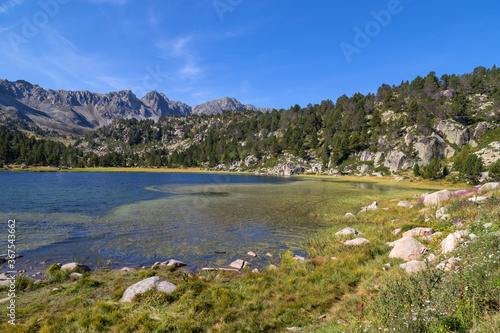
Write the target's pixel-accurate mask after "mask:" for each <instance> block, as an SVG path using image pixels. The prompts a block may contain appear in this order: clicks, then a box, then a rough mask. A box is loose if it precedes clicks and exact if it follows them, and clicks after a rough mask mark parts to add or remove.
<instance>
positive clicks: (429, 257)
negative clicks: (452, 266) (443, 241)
mask: <svg viewBox="0 0 500 333" xmlns="http://www.w3.org/2000/svg"><path fill="white" fill-rule="evenodd" d="M426 259H427V260H429V261H431V262H432V261H434V260H436V259H437V257H436V255H435V254H434V253H431V254H429V255H428V256H427V258H426Z"/></svg>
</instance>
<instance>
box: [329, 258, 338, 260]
mask: <svg viewBox="0 0 500 333" xmlns="http://www.w3.org/2000/svg"><path fill="white" fill-rule="evenodd" d="M330 259H332V260H337V259H338V258H337V257H331V258H330Z"/></svg>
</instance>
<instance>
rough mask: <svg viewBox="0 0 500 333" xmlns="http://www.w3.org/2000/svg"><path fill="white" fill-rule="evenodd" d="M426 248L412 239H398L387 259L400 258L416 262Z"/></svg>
mask: <svg viewBox="0 0 500 333" xmlns="http://www.w3.org/2000/svg"><path fill="white" fill-rule="evenodd" d="M426 250H427V248H426V247H425V246H424V245H423V244H422V243H420V242H419V241H418V240H416V239H415V238H413V237H403V238H401V239H398V240H397V241H396V242H395V244H394V248H393V249H392V251H391V253H389V258H401V259H403V260H405V261H412V260H418V259H420V258H422V256H423V255H424V254H425V251H426Z"/></svg>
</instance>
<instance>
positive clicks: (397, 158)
mask: <svg viewBox="0 0 500 333" xmlns="http://www.w3.org/2000/svg"><path fill="white" fill-rule="evenodd" d="M407 159H408V157H407V156H406V155H405V154H404V153H403V152H400V151H398V150H395V151H391V152H389V154H387V156H386V158H385V161H384V166H385V167H386V168H389V170H390V171H391V172H392V173H396V172H399V171H401V170H402V169H403V167H404V166H405V162H406V161H407Z"/></svg>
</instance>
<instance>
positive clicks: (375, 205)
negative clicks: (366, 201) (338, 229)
mask: <svg viewBox="0 0 500 333" xmlns="http://www.w3.org/2000/svg"><path fill="white" fill-rule="evenodd" d="M377 209H378V205H377V202H376V201H374V202H373V203H372V204H371V205H369V206H366V207H361V211H360V212H359V213H363V212H367V211H369V210H377ZM359 213H358V214H359Z"/></svg>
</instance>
